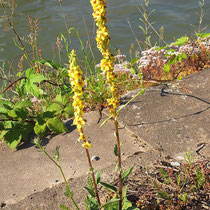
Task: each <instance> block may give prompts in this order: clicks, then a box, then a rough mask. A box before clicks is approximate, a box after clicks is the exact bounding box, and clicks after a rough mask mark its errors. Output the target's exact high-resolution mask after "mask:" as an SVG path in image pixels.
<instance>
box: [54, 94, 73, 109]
mask: <svg viewBox="0 0 210 210" xmlns="http://www.w3.org/2000/svg"><path fill="white" fill-rule="evenodd" d="M53 102H55V103H59V104H62V105H63V106H65V105H66V104H67V103H68V102H69V96H68V95H61V94H58V95H56V97H55V99H54V100H53Z"/></svg>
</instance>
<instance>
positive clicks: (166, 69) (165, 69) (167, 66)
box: [163, 64, 170, 72]
mask: <svg viewBox="0 0 210 210" xmlns="http://www.w3.org/2000/svg"><path fill="white" fill-rule="evenodd" d="M163 70H164V71H165V72H170V65H168V64H164V67H163Z"/></svg>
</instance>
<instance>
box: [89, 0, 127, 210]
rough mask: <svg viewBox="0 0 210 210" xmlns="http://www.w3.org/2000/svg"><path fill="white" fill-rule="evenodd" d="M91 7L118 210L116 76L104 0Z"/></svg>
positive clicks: (99, 0)
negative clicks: (110, 127) (111, 132)
mask: <svg viewBox="0 0 210 210" xmlns="http://www.w3.org/2000/svg"><path fill="white" fill-rule="evenodd" d="M90 3H91V6H92V7H93V14H92V15H93V18H94V20H95V23H96V26H97V27H98V29H97V32H96V41H97V47H98V49H99V51H100V52H101V54H102V56H103V59H102V60H101V70H102V72H103V74H104V76H105V78H106V81H105V82H106V84H107V87H108V93H109V95H110V98H108V99H107V102H108V104H109V111H110V115H112V116H113V119H114V125H115V136H116V143H117V155H118V171H119V177H118V178H119V182H118V193H119V210H121V209H122V185H123V184H122V171H121V151H120V150H121V149H120V139H119V131H118V121H117V111H116V108H117V106H118V104H119V94H118V91H117V84H116V75H115V73H114V56H113V55H112V54H111V50H110V49H109V48H108V46H109V42H110V34H109V31H108V27H107V25H106V23H107V18H106V0H90Z"/></svg>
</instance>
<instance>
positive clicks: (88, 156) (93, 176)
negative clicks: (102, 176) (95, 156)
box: [81, 129, 101, 209]
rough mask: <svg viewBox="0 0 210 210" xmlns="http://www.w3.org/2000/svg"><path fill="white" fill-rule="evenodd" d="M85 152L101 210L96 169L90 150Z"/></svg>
mask: <svg viewBox="0 0 210 210" xmlns="http://www.w3.org/2000/svg"><path fill="white" fill-rule="evenodd" d="M81 132H82V133H83V132H84V131H83V129H82V130H81ZM85 151H86V154H87V159H88V164H89V167H90V171H91V175H92V180H93V185H94V189H95V194H96V198H97V202H98V206H99V209H100V206H101V201H100V198H99V194H98V189H97V184H96V179H95V173H94V168H93V165H92V162H91V159H90V153H89V150H88V149H86V148H85Z"/></svg>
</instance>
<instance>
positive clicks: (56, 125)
mask: <svg viewBox="0 0 210 210" xmlns="http://www.w3.org/2000/svg"><path fill="white" fill-rule="evenodd" d="M47 127H48V128H49V129H50V130H51V131H53V132H55V133H58V134H59V133H64V132H66V131H67V128H66V126H65V125H64V123H63V121H62V120H61V119H60V118H59V117H54V118H52V119H49V120H47Z"/></svg>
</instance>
